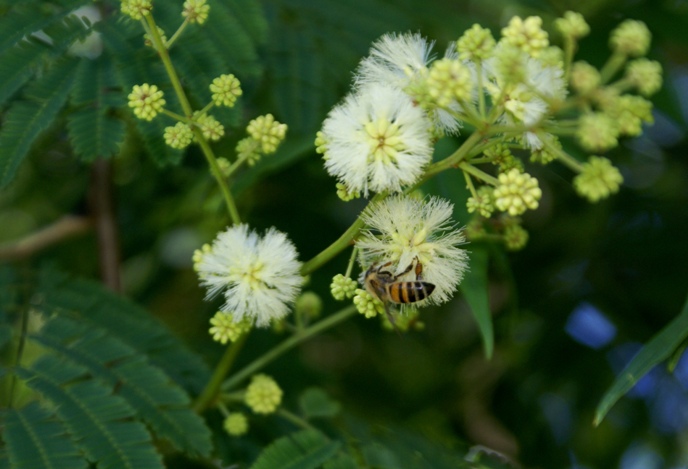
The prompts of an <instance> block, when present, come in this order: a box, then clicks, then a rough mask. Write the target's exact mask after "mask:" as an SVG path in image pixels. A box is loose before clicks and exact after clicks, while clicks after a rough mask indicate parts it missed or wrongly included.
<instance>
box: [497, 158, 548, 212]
mask: <svg viewBox="0 0 688 469" xmlns="http://www.w3.org/2000/svg"><path fill="white" fill-rule="evenodd" d="M498 179H499V185H498V186H497V188H496V189H495V190H494V197H495V206H496V207H497V209H499V210H501V211H502V212H508V213H509V215H511V216H516V215H520V214H522V213H523V212H525V211H526V210H527V209H531V210H535V209H536V208H538V203H539V200H540V198H541V197H542V190H541V189H540V186H539V185H538V181H537V179H535V178H534V177H532V176H531V175H530V174H528V173H522V172H520V171H519V170H518V169H512V170H510V171H509V172H508V173H500V174H499V177H498Z"/></svg>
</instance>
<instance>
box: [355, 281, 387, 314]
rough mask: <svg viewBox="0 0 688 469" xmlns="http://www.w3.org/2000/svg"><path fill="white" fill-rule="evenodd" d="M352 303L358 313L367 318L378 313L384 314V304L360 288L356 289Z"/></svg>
mask: <svg viewBox="0 0 688 469" xmlns="http://www.w3.org/2000/svg"><path fill="white" fill-rule="evenodd" d="M354 304H355V305H356V309H357V310H358V312H359V313H361V314H362V315H364V316H365V317H367V318H369V319H370V318H373V317H375V316H377V315H378V314H384V312H385V305H384V304H383V303H382V301H380V300H378V299H377V298H375V297H374V296H372V295H371V294H370V293H368V292H367V291H365V290H361V289H360V288H359V289H357V290H356V295H355V296H354Z"/></svg>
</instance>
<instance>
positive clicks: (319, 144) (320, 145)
mask: <svg viewBox="0 0 688 469" xmlns="http://www.w3.org/2000/svg"><path fill="white" fill-rule="evenodd" d="M326 151H327V140H326V138H325V134H324V133H323V132H322V130H318V131H317V132H316V134H315V152H316V153H318V154H320V155H323V157H324V156H325V152H326Z"/></svg>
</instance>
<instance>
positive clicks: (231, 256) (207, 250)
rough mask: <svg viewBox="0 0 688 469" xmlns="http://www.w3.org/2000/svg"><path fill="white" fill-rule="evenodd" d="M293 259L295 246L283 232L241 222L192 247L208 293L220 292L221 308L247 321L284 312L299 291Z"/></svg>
mask: <svg viewBox="0 0 688 469" xmlns="http://www.w3.org/2000/svg"><path fill="white" fill-rule="evenodd" d="M297 258H298V254H297V252H296V248H295V247H294V245H293V244H292V243H291V241H289V239H287V237H286V235H285V234H284V233H281V232H279V231H277V230H276V229H274V228H271V229H269V230H268V231H267V232H266V233H265V235H264V236H259V235H258V234H257V233H256V232H255V231H250V230H249V228H248V226H247V225H245V224H242V225H238V226H233V227H231V228H228V229H227V230H226V231H224V232H222V233H220V234H218V235H217V237H216V238H215V241H213V243H212V245H211V246H204V248H203V249H201V250H197V251H196V252H195V253H194V268H195V270H196V272H197V273H198V277H199V279H200V282H201V284H202V285H204V286H206V287H207V288H208V297H214V296H216V295H217V294H219V293H223V294H224V298H225V304H224V305H223V307H222V311H229V312H231V314H232V317H233V320H234V322H241V321H242V320H247V321H249V322H250V323H251V324H255V325H256V326H258V327H266V326H268V325H270V323H272V322H273V321H276V320H279V319H281V318H283V317H284V316H286V315H287V313H288V312H289V308H290V306H291V305H292V304H293V303H294V300H295V299H296V297H297V295H298V293H299V291H300V290H301V285H302V282H303V278H302V277H301V275H300V274H299V269H300V268H301V263H300V262H299V261H298V260H297ZM223 314H224V313H223ZM222 324H223V321H221V320H218V324H217V325H216V327H218V328H222V327H224V328H226V327H227V326H226V325H225V326H223V325H222ZM216 332H219V336H218V338H219V339H220V340H222V338H223V337H224V336H227V338H228V339H229V340H232V338H231V336H230V333H229V331H221V330H220V329H217V330H216ZM213 334H215V332H213Z"/></svg>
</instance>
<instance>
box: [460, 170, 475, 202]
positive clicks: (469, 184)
mask: <svg viewBox="0 0 688 469" xmlns="http://www.w3.org/2000/svg"><path fill="white" fill-rule="evenodd" d="M463 177H464V179H466V187H468V190H469V191H470V192H471V195H472V196H473V198H474V199H476V200H478V193H477V192H476V191H475V187H474V186H473V181H472V180H471V175H470V174H468V172H467V171H464V172H463Z"/></svg>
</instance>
